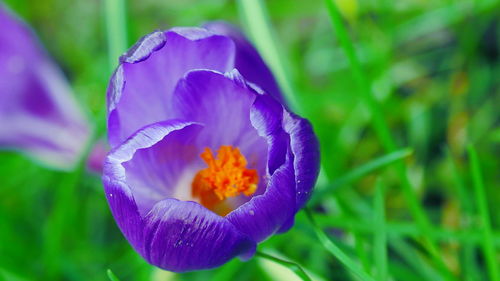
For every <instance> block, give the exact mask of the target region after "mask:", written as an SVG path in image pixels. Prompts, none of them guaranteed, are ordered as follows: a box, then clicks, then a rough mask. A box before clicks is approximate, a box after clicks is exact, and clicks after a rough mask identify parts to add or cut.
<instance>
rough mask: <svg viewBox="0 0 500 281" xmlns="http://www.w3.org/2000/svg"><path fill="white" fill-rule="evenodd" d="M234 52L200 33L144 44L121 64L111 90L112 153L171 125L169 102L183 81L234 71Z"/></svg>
mask: <svg viewBox="0 0 500 281" xmlns="http://www.w3.org/2000/svg"><path fill="white" fill-rule="evenodd" d="M234 49H235V48H234V43H233V42H232V41H231V40H230V39H229V38H227V37H225V36H221V35H214V34H213V33H211V32H209V31H207V30H205V29H201V28H176V29H172V30H169V31H166V32H162V31H156V32H153V33H151V34H149V35H147V36H145V37H144V38H142V39H141V40H140V41H139V42H138V43H137V44H136V45H135V46H134V47H133V48H132V49H131V50H130V51H129V52H128V53H127V54H125V55H124V56H123V57H122V58H121V59H120V61H121V63H120V66H119V67H118V68H117V70H116V71H115V74H114V75H113V77H112V79H111V83H110V86H109V88H108V111H109V118H108V128H109V141H110V144H111V147H115V146H117V145H118V144H119V143H121V142H122V141H124V140H125V139H126V138H127V137H128V136H130V135H131V134H132V133H133V132H135V131H136V130H138V129H139V128H141V127H143V126H145V125H148V124H151V123H154V122H158V121H161V120H167V119H172V117H173V116H172V115H171V112H172V108H171V104H170V100H171V95H172V91H173V89H174V87H175V85H176V84H177V82H178V80H179V79H180V78H182V77H183V76H184V74H185V73H186V72H188V71H189V70H192V69H213V70H218V71H222V72H224V71H227V70H230V69H232V67H233V64H234Z"/></svg>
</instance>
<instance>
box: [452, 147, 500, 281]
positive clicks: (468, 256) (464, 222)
mask: <svg viewBox="0 0 500 281" xmlns="http://www.w3.org/2000/svg"><path fill="white" fill-rule="evenodd" d="M446 154H447V158H448V163H449V166H450V169H451V173H452V175H453V181H454V184H453V186H454V187H455V190H456V193H457V194H458V199H459V201H460V211H461V214H462V215H461V217H462V219H461V226H462V228H464V229H468V228H471V227H472V226H471V222H472V216H473V213H474V208H473V206H472V202H471V199H470V198H471V196H470V194H469V192H468V190H467V189H466V186H465V183H464V181H463V177H462V175H461V174H460V171H459V169H458V167H457V164H456V163H455V161H454V160H453V155H452V153H451V151H450V150H449V149H446ZM476 242H477V241H471V240H470V239H469V240H467V241H463V246H462V254H463V260H464V262H463V263H464V266H463V268H464V270H463V272H464V274H463V275H464V277H465V280H468V281H472V280H478V279H479V276H480V273H479V269H478V265H477V261H476V256H475V252H474V248H475V244H476ZM499 242H500V241H499Z"/></svg>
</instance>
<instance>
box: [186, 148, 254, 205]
mask: <svg viewBox="0 0 500 281" xmlns="http://www.w3.org/2000/svg"><path fill="white" fill-rule="evenodd" d="M200 157H201V158H202V159H203V160H204V161H205V163H206V164H207V166H208V167H207V168H205V169H203V170H200V171H199V172H198V173H197V174H196V175H195V177H194V180H193V184H192V188H193V189H192V194H193V196H194V197H198V198H200V202H201V204H202V205H203V206H205V207H207V208H209V209H214V207H216V205H218V204H219V203H221V202H222V201H224V200H225V199H226V198H228V197H234V196H238V195H240V194H241V193H243V194H244V195H246V196H250V195H252V194H254V193H255V191H256V190H257V184H258V182H259V177H258V175H257V170H255V169H247V167H246V166H247V160H246V159H245V157H244V156H243V155H242V154H241V152H240V150H239V149H238V148H234V147H232V146H230V145H223V146H221V147H220V148H219V151H218V153H217V158H214V155H213V154H212V150H211V149H210V148H205V151H203V153H201V155H200Z"/></svg>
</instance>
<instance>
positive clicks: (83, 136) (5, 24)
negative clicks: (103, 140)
mask: <svg viewBox="0 0 500 281" xmlns="http://www.w3.org/2000/svg"><path fill="white" fill-rule="evenodd" d="M0 30H2V31H3V32H0V124H1V125H0V147H2V148H12V149H17V150H21V151H23V152H25V153H27V154H28V155H30V156H32V157H33V158H35V159H36V160H39V161H40V162H41V163H43V164H46V165H49V166H51V167H53V168H56V169H63V170H67V169H71V168H72V167H73V166H74V165H75V164H76V162H77V161H78V160H79V158H80V156H81V153H82V152H83V150H84V149H85V147H86V144H87V141H88V139H89V136H90V134H89V125H88V121H87V119H86V118H85V116H84V114H83V113H82V111H81V109H80V107H79V106H78V104H77V103H76V101H75V100H74V98H73V96H72V91H71V89H70V87H69V85H68V83H67V81H66V80H65V79H64V76H63V74H62V73H61V72H60V70H59V69H57V67H56V66H55V65H54V64H53V62H52V61H51V60H50V59H49V57H48V55H47V54H46V53H45V51H44V50H43V48H42V47H41V46H40V45H39V42H38V40H37V39H36V36H35V35H34V34H33V33H32V31H31V30H30V29H29V28H28V27H26V26H25V25H24V23H22V22H21V21H20V20H19V19H17V18H15V16H14V15H12V14H10V13H9V12H8V11H7V10H6V8H5V7H3V5H2V4H0Z"/></svg>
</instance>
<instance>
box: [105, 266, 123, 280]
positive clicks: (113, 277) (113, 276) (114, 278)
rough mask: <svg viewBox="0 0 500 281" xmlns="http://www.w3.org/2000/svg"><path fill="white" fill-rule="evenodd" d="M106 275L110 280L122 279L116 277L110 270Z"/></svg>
mask: <svg viewBox="0 0 500 281" xmlns="http://www.w3.org/2000/svg"><path fill="white" fill-rule="evenodd" d="M106 274H107V275H108V278H109V280H111V281H120V279H118V277H116V275H115V274H114V273H113V271H111V269H109V268H108V270H106Z"/></svg>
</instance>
